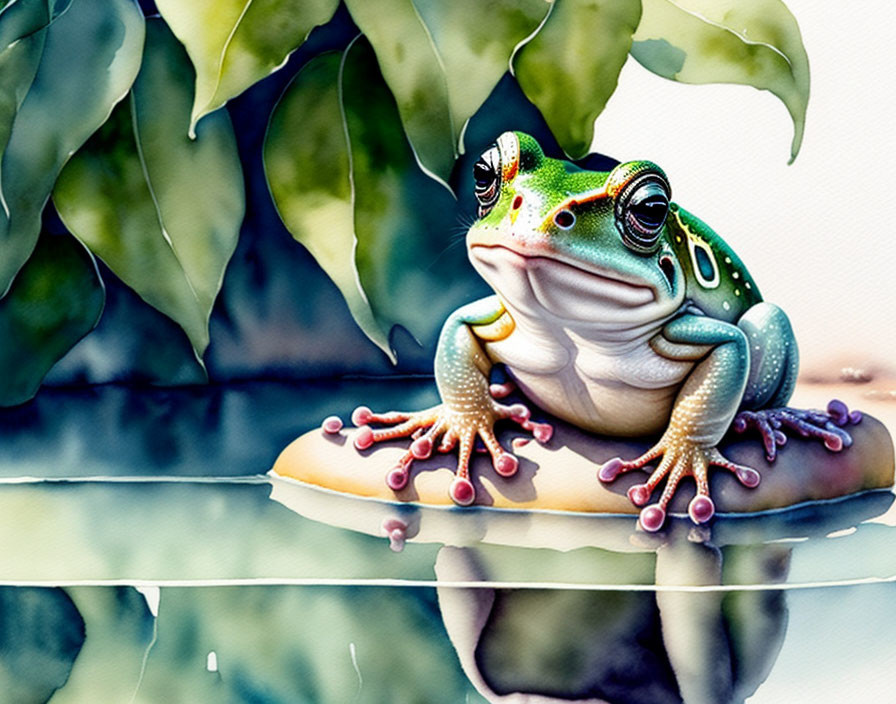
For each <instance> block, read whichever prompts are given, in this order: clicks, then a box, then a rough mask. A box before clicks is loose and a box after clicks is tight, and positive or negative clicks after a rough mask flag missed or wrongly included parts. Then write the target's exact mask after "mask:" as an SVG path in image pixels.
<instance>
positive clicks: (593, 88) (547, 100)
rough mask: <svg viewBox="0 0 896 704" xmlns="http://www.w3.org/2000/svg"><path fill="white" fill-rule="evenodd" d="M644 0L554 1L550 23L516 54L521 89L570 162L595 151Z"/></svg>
mask: <svg viewBox="0 0 896 704" xmlns="http://www.w3.org/2000/svg"><path fill="white" fill-rule="evenodd" d="M640 16H641V3H640V0H554V3H553V9H552V10H551V14H550V15H549V16H548V19H547V22H545V24H544V26H543V27H542V28H541V30H540V31H539V32H538V34H536V35H535V37H534V38H533V39H532V40H531V41H530V42H529V43H527V44H525V45H524V46H523V47H522V48H521V49H520V50H519V52H518V53H517V55H516V57H515V59H514V62H513V66H514V73H515V75H516V78H517V80H518V81H519V84H520V87H521V88H522V89H523V92H524V93H525V94H526V97H528V98H529V100H531V101H532V102H533V103H535V105H536V106H537V107H538V109H539V110H541V114H542V115H544V119H545V120H546V121H547V123H548V125H549V126H550V128H551V131H552V132H553V133H554V135H555V136H556V137H557V141H558V142H559V143H560V146H561V147H563V150H564V151H565V152H566V153H567V154H568V155H569V156H570V157H572V158H574V159H577V158H580V157H583V156H585V155H586V154H587V153H588V151H589V150H590V148H591V141H592V138H593V136H594V121H595V119H596V118H597V116H598V115H600V113H601V112H602V111H603V109H604V106H605V105H606V103H607V100H609V98H610V96H611V95H612V94H613V91H614V90H616V83H617V79H618V77H619V72H620V71H621V70H622V66H623V64H624V63H625V60H626V58H627V57H628V52H629V49H630V48H631V45H632V34H633V33H634V31H635V28H636V27H637V26H638V20H639V18H640Z"/></svg>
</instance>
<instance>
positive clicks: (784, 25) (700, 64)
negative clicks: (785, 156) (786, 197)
mask: <svg viewBox="0 0 896 704" xmlns="http://www.w3.org/2000/svg"><path fill="white" fill-rule="evenodd" d="M643 5H644V10H643V16H642V18H641V24H640V25H638V31H637V32H636V33H635V41H634V43H633V45H632V51H631V53H632V56H634V57H635V59H637V60H638V62H639V63H641V64H642V65H643V66H645V67H646V68H648V69H650V70H651V71H653V72H654V73H656V74H658V75H660V76H663V77H665V78H670V79H672V80H675V81H680V82H682V83H742V84H745V85H749V86H753V87H754V88H760V89H763V90H767V91H770V92H771V93H773V94H774V95H776V96H777V97H778V98H780V99H781V101H782V102H783V103H784V105H785V106H786V107H787V110H788V112H789V113H790V116H791V119H792V120H793V141H792V143H791V148H790V154H791V161H793V159H794V158H796V155H797V153H798V152H799V149H800V144H801V143H802V140H803V128H804V126H805V121H806V106H807V104H808V102H809V59H808V57H807V56H806V50H805V48H804V47H803V42H802V38H801V37H800V30H799V27H798V26H797V23H796V19H794V17H793V15H792V14H790V11H789V10H788V9H787V7H786V6H785V5H784V3H783V2H781V1H780V0H755V1H753V2H743V1H739V0H674V1H673V0H643Z"/></svg>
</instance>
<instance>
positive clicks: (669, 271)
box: [660, 255, 675, 288]
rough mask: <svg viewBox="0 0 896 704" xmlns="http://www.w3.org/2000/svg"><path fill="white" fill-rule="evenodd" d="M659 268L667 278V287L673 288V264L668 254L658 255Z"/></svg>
mask: <svg viewBox="0 0 896 704" xmlns="http://www.w3.org/2000/svg"><path fill="white" fill-rule="evenodd" d="M660 269H661V270H662V272H663V274H664V275H665V276H666V278H667V279H668V280H669V287H670V288H674V286H675V265H674V264H672V257H670V256H668V255H664V256H662V257H660Z"/></svg>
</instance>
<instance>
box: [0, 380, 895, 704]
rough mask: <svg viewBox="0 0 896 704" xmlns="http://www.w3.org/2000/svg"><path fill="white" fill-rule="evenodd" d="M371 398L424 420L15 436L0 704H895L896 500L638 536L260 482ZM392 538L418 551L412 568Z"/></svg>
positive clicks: (334, 403)
mask: <svg viewBox="0 0 896 704" xmlns="http://www.w3.org/2000/svg"><path fill="white" fill-rule="evenodd" d="M372 393H376V397H377V398H379V399H380V402H381V404H382V405H384V406H389V405H399V404H400V405H402V406H413V407H423V406H424V405H425V404H428V403H431V402H434V400H435V398H434V394H435V391H434V389H433V388H432V385H431V382H429V381H427V380H422V381H419V382H418V381H413V380H405V381H403V382H402V383H400V384H391V385H387V386H382V385H381V384H379V385H378V384H375V383H374V382H365V381H363V380H354V381H348V382H343V383H341V384H339V385H335V384H332V383H329V382H321V383H319V384H304V385H297V386H284V385H277V384H254V385H246V386H243V387H229V388H216V387H212V388H203V389H185V390H181V391H171V390H164V391H163V390H149V389H148V390H143V391H140V392H136V391H134V390H129V389H125V388H121V387H116V386H108V387H102V388H99V389H93V390H92V391H90V392H84V391H80V390H74V389H72V390H48V391H45V392H43V393H42V394H41V395H40V397H39V398H38V399H37V400H36V401H34V402H33V403H31V404H29V405H27V406H24V407H22V408H19V409H10V410H6V411H2V412H0V416H2V417H0V477H2V482H3V483H2V484H0V539H2V544H3V546H4V547H3V560H2V561H0V584H3V585H4V586H2V587H0V701H3V702H7V701H9V702H15V703H18V702H43V701H52V702H54V703H58V702H93V701H103V702H106V701H108V702H259V703H268V702H290V703H292V702H395V703H402V702H437V703H439V702H449V703H455V702H467V701H469V702H484V701H488V699H487V698H485V696H484V694H485V695H487V696H488V697H491V700H494V701H524V700H523V699H521V698H519V697H513V696H511V695H512V694H513V693H514V692H520V691H525V692H529V693H532V694H533V695H540V696H541V697H548V699H545V698H541V699H529V700H527V701H530V702H536V701H537V702H545V701H609V702H619V703H631V704H636V703H640V702H666V701H669V702H679V701H687V702H689V703H697V702H742V701H748V702H750V703H751V704H754V703H763V702H781V701H792V702H802V701H806V702H810V701H811V702H827V701H831V702H835V701H850V702H880V701H889V700H890V699H891V698H892V694H891V693H892V692H893V691H896V671H894V670H893V668H892V662H893V661H894V660H893V659H894V655H896V644H894V643H896V641H894V638H893V635H892V634H893V633H894V627H896V551H894V550H893V545H894V539H896V532H894V531H896V509H894V508H893V495H892V493H890V492H873V493H869V494H866V495H863V496H859V497H854V498H851V499H847V500H843V501H839V502H835V503H831V504H826V505H824V506H820V507H819V506H804V507H801V508H798V509H795V510H790V511H782V512H778V513H773V514H767V515H764V516H751V517H741V518H732V517H723V518H721V519H717V520H716V521H715V522H714V523H713V525H712V527H711V528H710V529H709V530H705V529H695V528H694V527H693V526H691V525H690V524H689V523H688V522H687V521H683V520H682V521H673V522H672V523H671V524H670V526H669V528H668V529H667V530H666V531H664V532H663V533H661V534H660V535H657V536H647V535H645V534H643V533H641V532H639V531H636V530H635V526H634V518H633V517H631V516H570V515H564V514H557V513H550V512H541V513H539V512H498V511H494V510H490V509H475V510H469V509H467V510H459V509H420V510H417V509H409V508H408V507H401V506H397V505H394V504H389V503H385V502H369V501H368V502H364V501H358V502H356V503H351V502H350V503H348V504H346V503H345V502H344V500H342V499H339V498H338V497H333V496H328V495H326V492H323V495H321V494H322V493H321V492H315V491H313V490H308V489H304V488H302V487H301V486H299V485H297V484H296V483H294V482H290V481H289V480H283V479H277V478H273V477H270V476H268V475H267V474H266V472H267V471H268V469H269V468H270V467H271V466H272V464H273V461H274V459H275V458H276V456H277V454H278V453H279V451H280V449H282V448H283V447H284V446H285V445H286V444H287V443H288V442H289V441H290V440H292V439H293V438H294V437H296V436H297V435H299V434H301V433H302V432H304V431H305V430H307V429H309V428H311V427H314V426H315V425H317V424H318V423H319V422H320V419H321V418H323V417H324V416H326V415H329V414H330V413H333V412H337V413H342V414H345V413H346V412H347V411H348V410H350V408H351V407H352V406H353V405H354V404H355V403H357V402H358V401H359V400H363V399H367V398H370V396H371V394H372ZM393 516H398V517H400V518H402V519H403V520H405V521H406V522H407V523H408V525H409V526H414V529H415V530H416V531H417V532H416V535H415V536H412V537H413V539H412V540H410V541H408V542H407V544H406V545H405V546H404V549H403V550H402V551H400V552H396V551H394V550H392V549H391V548H390V544H389V540H388V539H387V538H386V537H385V536H384V535H383V533H382V531H381V526H382V522H383V520H384V518H388V517H393ZM411 532H412V531H410V530H409V534H410V533H411ZM502 697H503V698H502Z"/></svg>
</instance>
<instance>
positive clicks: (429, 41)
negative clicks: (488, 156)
mask: <svg viewBox="0 0 896 704" xmlns="http://www.w3.org/2000/svg"><path fill="white" fill-rule="evenodd" d="M347 5H348V8H349V11H350V12H351V14H352V18H353V19H354V20H355V22H356V23H357V24H358V26H359V27H360V28H361V30H362V31H363V32H364V34H365V35H366V37H367V38H368V39H369V40H370V43H371V44H372V45H373V48H374V51H375V52H376V58H377V61H378V62H379V65H380V69H381V71H382V73H383V77H384V78H385V80H386V83H387V84H388V85H389V88H390V89H391V91H392V93H393V95H394V96H395V99H396V101H397V103H398V111H399V113H400V115H401V119H402V122H403V123H404V127H405V130H406V132H407V134H408V138H409V139H410V141H411V144H412V145H413V146H414V149H415V151H416V153H417V155H418V157H419V159H420V162H421V163H422V164H423V166H424V167H425V168H426V169H428V170H429V171H431V172H432V173H433V174H435V175H436V176H438V177H439V178H441V179H443V180H444V179H447V178H448V175H449V174H450V172H451V168H452V167H453V166H454V160H455V158H456V157H457V153H458V148H459V146H460V137H461V134H462V132H463V128H464V125H465V124H466V122H467V120H469V119H470V117H472V115H473V113H475V112H476V111H477V110H478V109H479V107H480V106H481V105H482V103H483V102H485V99H486V98H487V97H488V96H489V93H491V91H492V89H493V88H494V87H495V85H496V84H497V83H498V81H499V80H500V79H501V76H503V75H504V73H505V72H506V71H507V70H508V69H509V64H510V57H511V55H512V53H513V50H514V48H515V47H516V46H517V45H518V44H519V43H520V42H521V41H523V40H524V39H525V38H526V37H527V36H529V35H530V34H531V33H532V32H533V31H535V29H536V28H537V27H538V25H539V23H540V22H541V21H542V19H543V18H544V16H545V15H546V14H547V12H548V9H549V8H550V4H549V3H547V2H545V0H493V1H491V2H483V1H482V0H452V1H451V2H444V1H443V0H378V1H377V2H370V0H347Z"/></svg>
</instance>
